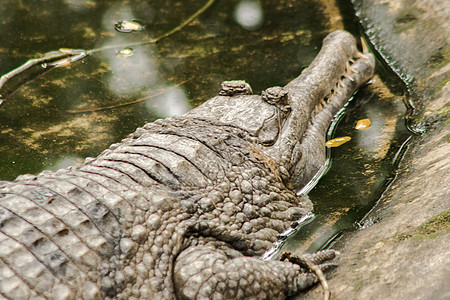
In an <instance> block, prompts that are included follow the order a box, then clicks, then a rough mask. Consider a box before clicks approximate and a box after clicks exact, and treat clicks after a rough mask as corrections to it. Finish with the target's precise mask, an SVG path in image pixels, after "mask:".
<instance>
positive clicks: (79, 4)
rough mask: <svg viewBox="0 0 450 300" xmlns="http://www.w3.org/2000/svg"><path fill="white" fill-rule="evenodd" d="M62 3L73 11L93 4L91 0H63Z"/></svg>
mask: <svg viewBox="0 0 450 300" xmlns="http://www.w3.org/2000/svg"><path fill="white" fill-rule="evenodd" d="M64 3H65V4H67V6H68V7H69V8H70V9H73V10H75V11H80V10H84V9H87V8H89V7H91V6H94V5H95V3H93V2H92V1H86V0H64Z"/></svg>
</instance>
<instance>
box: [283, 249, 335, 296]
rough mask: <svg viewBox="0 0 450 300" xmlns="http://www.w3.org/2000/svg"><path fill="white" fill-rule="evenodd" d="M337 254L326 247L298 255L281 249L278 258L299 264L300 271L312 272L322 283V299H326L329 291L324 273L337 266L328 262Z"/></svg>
mask: <svg viewBox="0 0 450 300" xmlns="http://www.w3.org/2000/svg"><path fill="white" fill-rule="evenodd" d="M337 255H339V252H337V251H335V250H332V249H326V250H322V251H318V252H316V253H311V254H303V255H300V256H299V255H296V254H295V253H292V252H289V251H283V252H282V253H281V257H280V260H281V261H289V262H291V263H293V264H296V265H299V266H300V267H301V268H302V271H305V272H308V271H309V272H312V273H314V274H315V275H316V279H315V280H316V281H317V280H319V281H320V284H321V285H322V288H323V299H324V300H328V299H329V298H330V295H331V293H330V289H329V288H328V283H327V280H326V278H325V275H324V273H326V272H328V271H330V270H332V269H334V268H336V267H337V264H336V263H334V262H330V261H331V260H333V259H334V258H335V257H336V256H337Z"/></svg>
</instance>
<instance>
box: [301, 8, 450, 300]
mask: <svg viewBox="0 0 450 300" xmlns="http://www.w3.org/2000/svg"><path fill="white" fill-rule="evenodd" d="M355 2H356V3H355V7H356V10H357V13H358V15H359V18H360V19H361V20H362V21H361V22H362V24H363V26H364V29H365V31H366V33H367V34H368V35H369V37H370V39H371V41H372V42H373V43H374V45H375V48H376V49H377V50H378V51H379V52H380V54H381V55H382V56H383V57H384V58H385V60H386V61H387V63H388V64H389V65H390V67H391V68H392V69H394V70H395V71H396V72H397V74H399V76H400V77H402V79H403V80H405V81H406V82H407V83H408V86H409V88H410V92H411V98H412V101H413V103H414V105H415V106H416V110H415V113H414V115H413V116H412V119H413V120H412V123H411V124H412V127H413V128H415V129H420V130H424V132H423V133H422V134H421V135H416V136H413V138H412V140H411V141H410V143H409V145H408V150H407V152H406V154H405V157H404V158H403V160H402V162H401V164H400V167H399V169H398V171H397V176H396V179H395V180H394V182H393V183H392V184H391V185H390V186H389V187H388V188H387V190H386V191H385V193H384V194H383V196H382V198H381V199H380V202H379V204H378V205H377V207H375V209H374V210H373V211H372V212H371V213H370V214H369V215H368V216H367V217H366V218H365V220H364V224H365V225H366V226H364V229H360V230H358V231H357V232H355V233H352V234H349V235H347V236H344V237H343V238H341V239H340V240H339V241H337V242H336V244H335V245H334V246H333V247H334V248H337V249H339V250H340V251H341V252H342V255H341V257H340V258H339V263H340V267H339V268H338V269H337V270H336V272H335V273H334V274H333V275H332V277H331V279H330V280H329V285H330V289H331V291H332V293H333V296H332V297H333V299H449V298H450V285H449V284H448V278H450V249H449V247H448V245H449V244H450V217H449V215H450V201H449V194H450V192H449V191H450V188H449V180H448V178H449V176H450V156H449V153H450V144H449V140H450V139H449V137H450V134H449V132H450V131H449V129H450V124H449V122H448V120H449V101H448V100H449V99H450V83H449V78H450V64H449V62H450V58H449V53H450V51H449V49H450V47H449V28H450V21H449V20H450V7H449V6H448V5H446V4H445V1H440V0H429V1H413V2H410V1H389V2H388V1H382V0H363V1H355ZM321 293H322V291H321V287H320V286H317V287H316V288H315V289H314V290H312V291H310V292H309V293H308V294H303V295H299V296H297V297H295V299H320V298H321V297H322V296H321Z"/></svg>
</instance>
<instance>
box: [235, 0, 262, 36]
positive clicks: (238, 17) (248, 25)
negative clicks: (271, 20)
mask: <svg viewBox="0 0 450 300" xmlns="http://www.w3.org/2000/svg"><path fill="white" fill-rule="evenodd" d="M233 15H234V20H235V21H236V22H237V23H238V24H239V25H241V26H242V27H243V28H245V29H247V30H256V29H259V28H260V27H261V25H262V24H263V21H264V18H263V9H262V7H261V3H260V2H259V1H257V0H242V1H240V2H239V3H238V5H236V8H235V10H234V14H233Z"/></svg>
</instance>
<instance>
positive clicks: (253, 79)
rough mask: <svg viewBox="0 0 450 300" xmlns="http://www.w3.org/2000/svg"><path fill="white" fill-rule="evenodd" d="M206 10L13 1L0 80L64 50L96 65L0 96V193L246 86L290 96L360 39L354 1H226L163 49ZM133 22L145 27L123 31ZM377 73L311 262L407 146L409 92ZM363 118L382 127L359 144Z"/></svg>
mask: <svg viewBox="0 0 450 300" xmlns="http://www.w3.org/2000/svg"><path fill="white" fill-rule="evenodd" d="M207 2H208V1H204V2H202V1H196V2H195V4H192V3H187V2H186V1H139V0H137V1H106V0H105V1H81V0H64V1H63V0H60V1H57V0H49V1H45V4H43V3H40V2H36V1H27V0H21V1H17V0H5V1H3V2H2V6H1V7H0V16H1V20H2V21H1V24H2V25H1V26H2V32H3V33H2V35H0V74H6V73H8V72H9V71H11V70H13V69H15V68H17V67H19V66H20V65H22V64H23V63H25V62H26V61H27V60H29V59H33V58H39V57H42V56H44V55H45V54H46V53H49V52H51V51H57V50H58V49H61V48H62V49H63V50H62V51H68V50H67V49H85V50H92V52H90V53H91V55H89V56H87V57H84V58H82V59H80V60H78V61H74V62H72V63H69V62H67V61H60V62H58V63H59V64H56V65H53V66H52V65H51V64H50V65H49V64H48V63H47V62H43V63H38V64H36V65H34V66H33V67H32V68H30V69H28V70H26V71H24V72H22V73H20V74H18V75H17V76H15V77H13V78H12V79H10V80H9V81H7V82H6V84H5V85H4V86H3V87H2V89H1V90H0V95H1V97H2V98H1V100H0V101H2V104H1V105H0V179H3V180H12V179H14V178H15V177H17V176H18V175H20V174H23V173H38V172H40V171H42V170H44V169H58V168H61V167H65V166H68V165H71V164H74V163H79V162H82V161H83V159H84V158H85V157H87V156H96V155H98V154H99V153H100V152H101V151H102V150H103V149H105V148H107V147H108V146H109V145H110V144H112V143H114V142H117V141H120V140H121V139H122V138H124V137H125V136H126V135H127V134H128V133H130V132H132V131H134V129H135V128H136V127H138V126H142V125H143V124H144V123H146V122H151V121H153V120H155V119H157V118H164V117H168V116H171V115H174V114H182V113H184V112H186V111H187V110H189V109H190V108H192V107H195V106H197V105H199V104H200V103H202V102H203V101H205V100H207V99H209V98H211V97H212V96H214V95H216V94H217V91H218V89H219V87H220V83H221V82H222V81H224V80H231V79H245V80H246V81H247V82H249V83H250V84H251V86H252V88H253V91H254V92H255V93H259V92H260V91H261V90H263V89H265V88H267V87H269V86H274V85H285V84H286V83H288V82H289V81H290V80H292V79H293V78H294V77H296V76H297V75H298V74H299V73H300V72H301V70H302V69H303V68H305V67H306V66H308V65H309V63H310V62H311V61H312V59H313V58H314V57H315V55H316V54H317V53H318V51H319V49H320V45H321V41H322V39H323V38H324V37H325V36H326V35H327V34H328V33H329V32H331V31H333V30H334V29H338V28H345V29H346V30H348V31H350V32H352V33H353V34H355V35H358V34H359V27H358V23H357V21H356V19H355V17H354V13H353V11H352V8H351V5H350V3H349V2H350V1H337V2H335V1H328V0H322V1H289V0H287V1H257V0H241V1H220V0H216V1H210V2H211V3H212V4H211V6H210V7H208V8H207V9H206V10H205V11H204V12H203V13H202V14H201V15H199V16H198V17H197V18H195V19H194V20H193V21H192V22H190V23H189V24H187V25H186V26H184V27H183V28H181V29H180V30H178V31H176V32H175V33H173V34H171V35H169V36H167V37H166V36H165V34H166V33H168V32H171V31H172V30H174V29H176V28H177V26H179V25H180V24H183V22H184V21H185V20H188V19H189V17H190V16H192V15H193V14H194V13H195V12H196V11H197V10H199V9H201V7H202V6H203V5H205V4H207ZM38 3H39V4H38ZM123 20H138V21H137V24H138V25H139V26H141V25H142V26H145V27H144V28H139V27H132V28H135V29H138V30H136V31H132V32H123V31H124V30H121V31H122V32H120V31H117V30H116V28H115V27H116V26H117V25H116V24H117V23H118V22H119V21H123ZM121 25H124V24H123V23H122V24H121ZM125 25H126V24H125ZM128 26H132V25H130V24H128ZM133 26H136V25H133ZM140 29H143V30H140ZM160 37H163V38H160ZM157 38H160V39H159V41H158V42H157V43H154V42H152V41H154V39H157ZM64 49H66V50H64ZM52 63H54V61H52ZM378 70H380V71H379V72H378V74H377V75H376V76H375V78H374V79H373V81H372V84H370V85H368V86H366V87H364V88H363V89H361V91H360V92H359V93H358V94H357V95H356V96H355V98H354V99H353V101H352V102H351V103H350V104H349V105H348V109H347V112H346V113H345V114H344V115H343V117H342V119H341V121H340V123H339V126H338V128H337V129H336V131H335V133H334V135H335V136H342V135H346V136H351V137H352V140H351V141H350V142H348V143H346V144H344V145H343V146H341V147H338V148H334V149H333V150H332V154H331V155H332V157H333V161H332V167H331V169H330V171H329V172H328V173H327V174H326V176H325V177H323V178H322V179H321V180H320V182H319V184H318V185H317V186H316V187H315V188H314V189H313V190H312V191H311V192H310V193H309V195H310V198H311V199H312V200H313V202H314V204H315V214H316V215H317V217H316V219H315V220H314V221H313V222H312V223H311V224H309V225H308V226H306V227H305V228H304V230H302V231H301V232H300V233H299V234H297V236H295V237H294V238H293V239H291V241H290V242H289V243H288V244H287V245H286V247H287V248H288V249H304V250H306V249H309V250H310V251H312V250H315V249H318V248H320V247H321V246H322V245H323V244H324V243H326V241H327V240H329V239H330V238H331V237H333V236H335V235H336V234H338V233H339V232H342V231H343V230H348V229H351V228H353V227H354V224H355V222H356V221H358V220H359V219H361V217H362V216H364V214H365V213H367V211H368V210H369V209H370V208H371V207H372V206H373V204H374V203H375V201H376V199H378V198H379V196H380V195H381V193H382V191H383V189H384V187H385V186H386V183H387V180H388V179H389V178H390V177H391V176H392V175H393V159H394V157H395V154H396V153H397V151H398V149H399V147H400V145H401V144H402V143H403V142H404V140H405V139H406V138H407V136H408V133H407V131H406V129H405V127H404V121H403V117H404V115H405V111H406V109H405V106H404V105H403V102H402V100H403V93H404V92H403V90H402V88H401V87H402V84H401V82H400V81H399V80H398V79H397V78H396V77H395V76H394V75H393V74H391V73H389V72H385V71H384V70H383V68H382V65H381V64H380V65H379V68H378ZM386 82H388V83H389V84H388V85H387V84H386ZM397 87H400V88H397ZM363 118H369V119H370V120H371V121H372V126H371V127H370V128H369V129H367V130H364V131H356V130H354V128H353V127H354V124H355V123H356V121H357V120H358V119H363Z"/></svg>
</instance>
